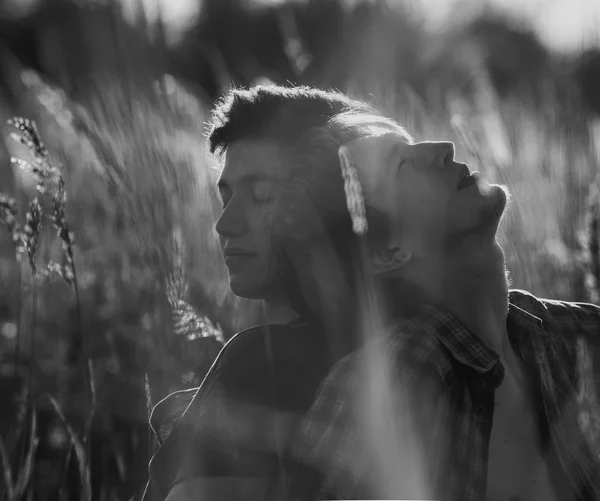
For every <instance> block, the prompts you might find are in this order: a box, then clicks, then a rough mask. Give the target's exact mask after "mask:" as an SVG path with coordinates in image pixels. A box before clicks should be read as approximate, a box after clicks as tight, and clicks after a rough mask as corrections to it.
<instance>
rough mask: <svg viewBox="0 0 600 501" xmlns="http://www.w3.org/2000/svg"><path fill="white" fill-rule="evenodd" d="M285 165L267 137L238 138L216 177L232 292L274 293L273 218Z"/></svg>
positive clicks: (220, 228) (261, 295)
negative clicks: (217, 178) (217, 179)
mask: <svg viewBox="0 0 600 501" xmlns="http://www.w3.org/2000/svg"><path fill="white" fill-rule="evenodd" d="M287 178H289V167H288V165H287V163H286V162H285V160H284V155H283V153H282V150H281V148H280V147H278V145H276V144H275V143H273V142H270V141H265V140H255V139H248V140H240V141H237V142H234V143H233V144H231V146H230V147H229V148H228V149H227V153H226V157H225V166H224V168H223V172H222V173H221V177H220V179H219V182H218V188H219V193H220V195H221V200H222V202H223V210H222V212H221V216H220V217H219V219H218V221H217V223H216V230H217V233H218V234H219V239H220V243H221V249H222V251H223V257H224V258H225V264H226V266H227V270H228V272H229V283H230V286H231V290H232V291H233V292H234V294H236V295H238V296H241V297H246V298H253V299H270V298H278V297H279V295H280V290H279V287H278V284H277V280H276V278H275V275H274V274H273V272H272V269H273V266H272V262H273V259H274V250H273V248H272V241H273V234H272V233H273V222H274V218H275V215H276V214H277V213H278V212H279V210H280V208H281V203H282V193H283V189H284V181H285V180H286V179H287Z"/></svg>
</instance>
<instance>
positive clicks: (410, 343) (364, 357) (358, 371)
mask: <svg viewBox="0 0 600 501" xmlns="http://www.w3.org/2000/svg"><path fill="white" fill-rule="evenodd" d="M441 356H443V350H442V349H441V345H440V343H439V342H438V340H437V338H436V336H435V335H434V333H432V332H431V329H430V328H429V326H428V325H427V324H425V323H422V322H420V321H418V320H417V319H411V320H406V321H403V322H399V323H397V324H394V325H393V326H388V327H387V328H386V329H385V332H384V333H380V334H379V335H377V336H374V337H373V338H372V339H368V340H367V341H366V342H365V343H364V344H363V345H362V346H361V347H360V348H358V349H357V350H355V351H354V352H352V353H350V354H349V355H346V356H345V357H343V358H342V359H340V360H338V361H337V363H336V364H335V365H334V366H333V368H332V369H331V371H330V373H329V376H328V379H329V380H330V382H331V381H334V380H337V381H342V380H343V381H344V382H345V384H351V382H352V381H353V380H357V379H362V378H363V377H364V371H365V370H369V368H372V367H373V366H378V367H379V368H382V369H384V370H385V369H387V370H390V369H392V368H394V369H397V368H398V367H401V368H402V369H403V372H408V373H411V374H412V373H415V372H416V371H418V370H419V368H421V367H427V368H430V367H432V366H435V365H437V364H438V363H439V361H440V360H439V359H440V357H441ZM396 372H397V371H396Z"/></svg>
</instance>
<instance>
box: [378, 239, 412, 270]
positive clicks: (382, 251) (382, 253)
mask: <svg viewBox="0 0 600 501" xmlns="http://www.w3.org/2000/svg"><path fill="white" fill-rule="evenodd" d="M411 259H412V253H411V252H410V251H409V250H408V249H403V248H401V247H388V246H382V247H379V248H378V249H374V250H373V251H372V252H371V271H372V273H373V274H374V275H380V276H381V275H394V274H396V273H397V272H398V271H400V269H401V268H403V267H404V266H405V265H407V264H408V263H409V262H410V260H411Z"/></svg>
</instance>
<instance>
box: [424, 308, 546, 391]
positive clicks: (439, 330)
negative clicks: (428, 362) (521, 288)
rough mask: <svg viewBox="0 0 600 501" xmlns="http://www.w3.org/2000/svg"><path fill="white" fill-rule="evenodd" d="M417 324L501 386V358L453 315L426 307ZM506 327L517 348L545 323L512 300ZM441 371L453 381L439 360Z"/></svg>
mask: <svg viewBox="0 0 600 501" xmlns="http://www.w3.org/2000/svg"><path fill="white" fill-rule="evenodd" d="M418 321H420V322H423V323H424V325H425V328H426V330H427V331H429V333H430V334H431V335H433V336H435V338H436V339H438V341H439V342H440V343H441V344H442V345H443V346H444V347H445V348H446V349H447V350H448V351H449V352H450V354H451V356H452V357H453V358H454V359H455V360H456V361H458V362H459V363H461V364H463V365H465V366H467V367H470V368H471V369H473V370H474V371H476V372H477V373H479V374H482V375H489V376H490V377H492V379H493V384H494V386H496V387H497V386H499V385H500V383H501V382H502V379H503V377H504V367H503V366H502V363H501V362H500V356H499V355H498V354H497V353H496V352H495V351H494V350H492V349H490V348H488V347H487V346H486V345H485V344H484V343H483V341H481V339H479V337H478V336H476V335H475V334H473V333H472V332H471V331H470V330H469V329H467V327H465V326H464V325H463V324H462V322H460V321H459V320H458V319H457V318H456V317H455V316H454V315H453V314H451V313H450V312H448V311H445V310H442V309H439V308H436V307H434V306H432V305H426V306H424V307H423V308H422V309H421V312H420V315H419V318H418ZM507 326H508V331H509V336H510V337H511V342H513V343H514V342H516V343H517V346H518V345H519V344H520V343H519V341H520V340H522V339H523V334H528V335H529V336H525V337H530V336H531V333H532V332H534V331H538V332H539V330H540V329H541V330H543V322H542V320H541V319H540V318H538V317H536V316H534V315H532V314H531V313H528V312H527V311H525V310H523V309H521V308H519V307H518V306H517V305H515V304H514V303H513V302H512V301H509V308H508V315H507ZM438 369H439V370H440V373H441V375H442V377H443V379H444V380H445V381H446V382H448V383H450V382H451V381H453V379H454V378H453V374H452V372H453V368H452V365H451V364H448V363H447V362H446V363H444V362H443V361H440V362H439V363H438Z"/></svg>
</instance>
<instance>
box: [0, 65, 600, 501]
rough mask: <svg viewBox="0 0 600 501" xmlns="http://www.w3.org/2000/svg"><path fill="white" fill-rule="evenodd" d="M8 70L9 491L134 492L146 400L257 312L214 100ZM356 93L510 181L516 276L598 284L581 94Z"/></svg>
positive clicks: (599, 215)
mask: <svg viewBox="0 0 600 501" xmlns="http://www.w3.org/2000/svg"><path fill="white" fill-rule="evenodd" d="M11 76H12V79H13V80H12V81H13V83H14V84H15V85H16V86H18V89H19V92H18V94H19V96H20V97H19V102H11V103H6V102H0V121H1V122H2V123H3V124H6V125H4V126H3V127H2V129H1V130H2V135H3V138H4V139H5V140H6V141H5V144H6V148H1V147H0V164H1V167H2V170H1V171H0V181H1V183H2V184H1V186H0V192H1V193H2V194H3V195H5V196H6V197H7V198H12V199H14V202H15V206H14V207H16V208H17V210H18V214H17V217H16V221H17V222H18V223H19V224H20V225H21V227H22V229H23V230H24V233H22V234H21V236H20V237H18V238H17V241H14V240H13V238H12V234H14V228H12V230H11V228H10V227H9V225H7V224H4V225H0V230H2V233H1V234H0V283H1V284H2V287H1V288H0V346H1V350H0V356H1V358H0V376H1V378H2V381H3V383H2V387H1V395H2V397H3V398H4V399H5V400H4V402H5V403H6V409H9V410H8V411H2V412H0V425H1V428H0V430H1V431H2V436H1V437H0V438H2V441H0V446H1V447H0V453H1V456H2V457H1V459H2V464H3V469H4V472H5V475H4V480H3V483H0V486H2V485H3V488H0V500H1V499H7V500H10V501H13V500H17V499H21V498H23V499H61V500H62V499H90V496H91V495H92V494H91V493H92V492H93V493H94V499H99V500H104V499H107V500H108V499H110V500H113V499H117V500H126V499H131V498H132V496H135V495H139V493H140V491H141V489H142V486H143V484H144V482H145V476H146V466H147V461H148V457H149V454H151V451H152V447H153V444H152V442H151V440H149V434H148V429H147V425H146V423H147V411H148V406H149V405H151V404H152V403H156V402H157V401H158V400H160V399H161V398H163V397H164V396H165V395H166V394H168V393H169V392H170V391H173V390H175V389H180V388H184V387H189V386H192V385H194V384H198V382H199V381H200V380H201V378H202V376H203V374H204V373H205V371H206V370H207V368H208V366H209V364H210V362H211V360H212V358H213V357H214V355H215V353H216V350H218V348H219V346H220V344H219V343H220V340H222V338H223V337H224V338H228V337H229V336H231V335H232V334H233V333H234V332H235V331H237V330H239V329H241V328H242V327H244V326H247V325H248V324H251V323H253V322H254V321H256V319H257V318H258V316H257V315H258V312H259V306H258V305H256V304H253V303H251V302H249V301H242V300H239V299H236V298H235V297H234V296H233V295H232V294H231V293H230V291H229V290H228V287H227V280H226V274H225V268H224V264H223V262H222V260H221V257H220V254H219V249H218V245H217V239H216V235H215V231H214V228H213V225H214V221H215V219H216V215H217V214H218V211H219V209H220V205H219V203H218V201H217V198H216V192H215V186H214V183H215V180H216V176H217V173H218V171H217V166H216V165H215V163H214V160H213V159H211V158H210V156H209V155H208V152H207V145H206V142H205V138H204V135H203V134H204V128H205V121H206V119H207V117H208V113H209V112H210V108H211V104H210V103H207V102H206V101H204V100H202V99H201V98H199V97H197V96H195V95H194V94H193V93H192V92H190V91H189V90H186V89H185V87H184V85H183V84H182V83H181V82H179V81H177V80H176V79H175V78H173V77H169V76H166V77H164V78H161V79H159V80H158V81H157V82H156V84H155V85H153V86H145V87H139V88H133V90H132V88H131V87H130V84H129V82H128V81H126V80H125V79H123V80H120V79H119V78H114V79H96V80H94V81H93V83H91V84H89V88H88V89H87V93H86V94H85V97H79V98H78V99H77V101H75V100H73V99H72V98H70V97H68V96H67V94H66V93H65V92H64V91H63V90H62V89H60V88H58V87H55V86H52V85H50V84H48V83H47V82H46V81H45V80H44V79H43V78H42V77H41V76H40V75H38V74H37V73H35V72H33V71H31V70H27V69H25V68H22V67H19V66H16V65H15V66H14V67H13V69H12V73H11ZM342 90H346V91H347V92H349V93H351V94H352V95H354V96H356V97H361V98H364V99H366V100H370V101H371V102H373V103H374V104H375V105H377V106H378V107H379V108H380V109H382V110H383V111H384V112H385V113H387V114H389V115H392V116H393V118H396V119H398V120H399V121H400V122H401V123H402V124H404V125H405V126H406V127H407V128H408V129H409V130H410V131H411V133H413V135H414V136H415V137H416V138H417V139H418V140H425V139H435V140H447V139H449V140H452V141H454V142H455V144H456V147H457V155H456V156H457V158H458V159H459V160H465V161H467V162H468V163H469V165H470V167H471V168H472V169H473V168H474V169H476V170H479V171H481V172H482V173H483V175H485V176H487V177H489V178H490V179H491V180H493V181H496V182H501V183H503V184H506V185H507V186H508V188H509V189H510V191H511V192H512V194H513V203H512V204H511V206H510V208H509V210H508V212H507V214H506V216H505V218H504V220H503V223H502V225H501V229H500V235H499V238H500V241H501V243H502V245H503V248H504V249H505V252H506V257H507V265H508V268H509V270H510V273H511V274H510V276H511V280H512V286H513V287H515V288H524V289H527V290H529V291H531V292H532V293H534V294H536V295H538V296H542V297H551V298H557V299H564V300H578V301H589V300H592V301H598V286H597V278H598V275H599V272H600V270H599V268H598V261H599V259H600V257H599V255H598V247H597V246H598V242H600V238H599V236H598V235H599V234H600V228H599V224H600V223H599V222H598V221H599V220H600V208H599V206H600V201H599V196H600V195H599V193H600V190H599V177H598V176H599V174H598V172H599V170H600V169H599V165H600V122H599V121H598V119H593V118H592V117H590V116H589V115H587V114H585V113H583V112H582V109H581V105H580V104H579V103H578V101H577V99H576V98H573V99H572V100H568V99H565V98H564V96H563V97H559V94H558V93H557V94H553V93H552V92H549V93H548V95H547V96H545V97H544V98H542V99H541V104H540V103H539V99H538V102H536V104H535V105H534V104H532V103H530V102H529V99H528V97H527V96H525V95H522V96H516V97H514V96H513V97H511V98H508V99H501V98H499V97H498V95H497V94H496V92H495V91H494V89H493V86H492V85H491V84H490V83H489V82H487V80H486V79H485V78H482V79H480V81H479V82H478V84H477V86H476V88H475V92H473V93H472V95H470V96H469V98H466V97H464V96H462V97H461V96H459V95H456V96H452V95H448V96H445V99H444V100H443V102H440V103H438V104H436V105H432V104H431V103H430V102H429V103H428V102H425V101H424V100H422V99H421V98H419V97H417V95H416V94H415V93H414V92H411V91H410V90H409V88H406V87H403V86H399V85H396V83H394V82H386V81H378V86H377V89H373V88H371V87H368V88H366V87H365V86H364V83H357V82H353V81H349V82H347V85H346V87H345V88H344V89H342ZM15 114H16V115H22V116H25V117H27V118H29V119H32V120H35V123H36V124H37V131H38V132H39V135H40V137H41V138H42V140H43V141H44V143H45V145H46V148H47V151H48V155H49V156H48V157H47V158H45V157H44V156H43V154H42V156H41V157H40V151H39V148H38V151H37V152H35V151H33V152H32V151H31V147H29V146H28V145H26V144H25V145H24V144H21V143H19V142H18V141H14V140H13V139H11V138H10V134H11V133H15V132H16V133H18V132H19V130H18V129H16V128H15V127H14V125H10V124H8V123H7V120H8V119H10V118H11V117H12V116H13V115H15ZM35 149H36V145H35V144H34V150H35ZM11 157H15V158H20V159H22V160H24V161H27V162H29V163H30V164H31V165H33V166H38V167H39V168H40V169H41V170H42V171H44V170H45V171H47V170H48V169H50V168H51V167H55V168H56V169H58V172H60V178H62V179H64V180H65V183H66V184H65V193H66V201H65V200H62V201H61V198H60V196H59V191H58V190H59V188H58V186H59V181H58V179H59V177H57V176H58V175H57V174H56V175H55V176H54V177H52V176H51V177H50V178H48V177H46V178H43V179H42V180H45V181H44V182H45V183H46V188H47V189H46V190H45V191H46V192H45V193H40V192H39V191H38V190H37V189H36V185H37V184H38V183H39V181H40V175H42V174H43V172H42V173H41V174H40V173H39V172H38V173H37V174H36V172H35V171H32V170H31V169H28V168H21V167H23V166H19V164H18V163H14V162H13V163H11V162H10V158H11ZM36 158H37V159H38V160H37V163H36ZM40 158H41V160H40ZM42 177H43V176H42ZM35 197H37V199H38V200H39V208H38V209H37V210H39V211H41V212H42V217H41V219H40V227H39V231H38V229H37V225H36V224H35V222H36V221H35V217H36V212H35V210H32V209H34V208H35V207H37V206H35V205H28V204H29V203H30V202H31V201H32V200H33V199H34V198H35ZM61 203H63V205H64V209H65V216H66V219H64V220H61V219H60V218H58V219H56V216H57V214H59V213H57V212H56V210H57V209H56V208H57V204H58V207H59V208H60V207H62V205H61ZM8 206H9V205H8V204H7V203H4V205H3V206H2V207H3V208H6V207H8ZM10 210H12V208H11V209H10ZM27 213H28V214H29V219H27ZM52 216H54V217H55V219H54V221H53V220H52V219H51V217H52ZM32 218H33V219H32ZM6 220H7V218H6V212H5V213H4V219H3V221H4V222H5V223H6ZM61 221H62V222H61ZM5 229H6V230H10V231H4V230H5ZM69 231H72V232H73V234H71V233H69ZM73 236H74V242H73V241H71V237H73ZM20 242H21V243H23V245H24V247H25V248H24V250H23V252H22V253H21V259H20V260H17V259H16V258H15V255H16V253H17V247H18V245H19V243H20ZM70 249H72V258H73V259H72V261H71V260H70V254H69V252H70ZM51 262H53V263H55V264H54V265H50V268H48V265H49V264H50V263H51ZM57 272H58V273H57ZM61 274H62V275H61ZM182 301H184V302H185V303H183V302H182ZM188 304H189V305H192V307H193V310H194V312H192V311H191V310H190V308H189V307H187V306H186V305H188ZM204 317H205V318H204ZM91 418H93V419H91ZM34 423H35V425H34ZM73 486H80V487H78V488H74V487H73ZM34 491H35V493H36V494H35V497H27V496H33V494H31V493H33V492H34ZM28 493H29V494H28Z"/></svg>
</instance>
